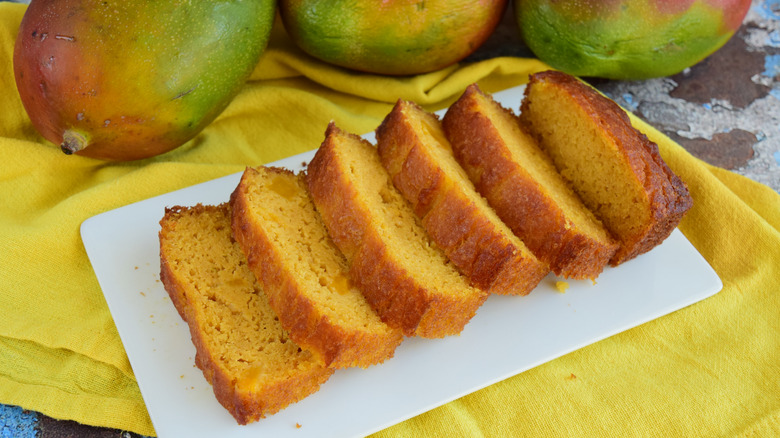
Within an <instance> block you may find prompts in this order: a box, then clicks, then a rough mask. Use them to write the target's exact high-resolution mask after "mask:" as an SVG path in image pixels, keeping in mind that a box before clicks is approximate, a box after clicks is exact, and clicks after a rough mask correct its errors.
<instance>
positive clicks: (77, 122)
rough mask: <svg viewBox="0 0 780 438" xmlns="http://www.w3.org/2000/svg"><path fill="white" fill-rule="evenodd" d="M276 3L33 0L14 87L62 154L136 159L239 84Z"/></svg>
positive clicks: (180, 132)
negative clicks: (59, 147) (58, 146)
mask: <svg viewBox="0 0 780 438" xmlns="http://www.w3.org/2000/svg"><path fill="white" fill-rule="evenodd" d="M274 14H275V2H274V1H272V0H258V1H236V0H222V1H209V0H199V1H145V0H121V1H107V0H49V1H45V0H32V2H31V3H30V5H29V7H28V9H27V11H26V13H25V15H24V18H23V20H22V24H21V27H20V30H19V34H18V37H17V41H16V46H15V50H14V71H15V75H16V83H17V88H18V90H19V94H20V96H21V98H22V102H23V104H24V106H25V109H26V111H27V113H28V115H29V116H30V119H31V120H32V122H33V125H34V126H35V127H36V129H37V130H38V131H39V132H40V133H41V135H43V137H45V138H46V139H48V140H49V141H51V142H53V143H55V144H58V145H61V147H62V148H63V150H64V151H65V152H66V153H77V154H79V155H85V156H89V157H94V158H101V159H108V160H135V159H140V158H146V157H150V156H154V155H157V154H160V153H163V152H166V151H169V150H171V149H173V148H176V147H178V146H180V145H182V144H183V143H185V142H186V141H188V140H189V139H191V138H192V137H194V136H195V135H196V134H197V133H198V132H200V131H201V130H202V129H203V128H204V127H205V126H206V125H207V124H209V123H210V122H211V121H212V120H213V119H214V118H216V117H217V116H218V115H219V114H220V113H221V112H222V111H223V110H224V108H225V107H226V106H227V105H228V103H229V102H230V100H231V99H232V98H233V97H234V96H235V94H236V93H238V91H239V90H240V88H241V87H242V86H243V84H244V82H245V80H246V79H247V78H248V76H249V75H250V74H251V72H252V71H253V69H254V67H255V66H256V64H257V62H258V59H259V57H260V55H261V54H262V52H263V50H264V49H265V46H266V44H267V42H268V38H269V36H270V30H271V26H272V25H273V19H274Z"/></svg>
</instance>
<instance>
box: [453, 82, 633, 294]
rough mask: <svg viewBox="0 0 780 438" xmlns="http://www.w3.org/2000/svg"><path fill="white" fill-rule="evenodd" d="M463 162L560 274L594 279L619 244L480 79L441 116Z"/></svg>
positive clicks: (533, 248)
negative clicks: (484, 91)
mask: <svg viewBox="0 0 780 438" xmlns="http://www.w3.org/2000/svg"><path fill="white" fill-rule="evenodd" d="M443 126H444V131H445V133H446V135H447V137H448V138H449V140H450V141H451V144H452V148H453V153H454V156H455V158H456V159H457V161H458V163H460V164H461V165H462V166H463V168H464V169H465V171H466V173H467V174H468V176H469V178H470V179H471V181H473V183H474V185H475V187H476V188H477V190H478V191H479V192H480V193H481V194H482V195H483V196H484V197H485V198H486V199H487V200H488V202H489V203H490V205H491V206H492V207H493V208H494V209H495V211H496V213H497V214H498V216H499V217H500V218H501V220H503V221H504V222H506V224H507V225H508V226H509V228H511V230H512V231H513V232H514V233H515V234H517V236H519V237H520V239H522V241H523V242H524V243H525V244H526V245H527V246H528V247H529V248H530V249H531V251H532V252H533V253H534V254H535V255H536V256H537V257H539V259H541V260H543V261H544V262H545V263H548V264H549V265H550V268H551V270H552V271H553V272H554V273H555V274H556V275H559V276H562V277H566V278H574V279H584V278H596V277H597V276H598V275H599V274H600V273H601V272H602V271H603V270H604V267H605V266H606V265H607V263H608V262H609V259H610V258H611V257H612V256H613V255H614V254H615V252H616V251H617V249H618V243H617V242H616V241H615V240H614V239H613V238H612V237H611V236H610V234H609V233H608V232H607V231H606V230H605V229H604V226H603V225H602V223H601V221H600V220H599V219H598V218H596V216H595V215H594V214H593V213H592V212H591V211H590V210H589V209H588V208H587V207H586V206H585V205H584V204H583V203H582V201H581V200H580V198H579V197H578V196H577V195H576V194H575V193H574V191H573V190H572V189H571V188H570V187H569V186H568V185H567V183H566V181H565V180H564V179H563V178H562V177H561V175H559V174H558V171H557V170H556V168H555V166H554V165H553V163H552V161H551V160H550V158H549V157H548V156H547V154H545V153H544V152H543V151H542V150H541V149H540V148H539V146H538V145H537V143H536V141H535V140H534V139H533V138H532V137H531V136H530V135H529V134H527V133H526V132H525V131H524V130H523V129H522V128H521V126H520V124H519V121H518V118H517V116H516V115H515V114H514V113H513V112H512V111H511V110H509V109H507V108H504V107H502V106H501V105H500V104H499V103H498V102H496V101H495V100H493V98H492V96H489V95H487V94H485V93H483V92H482V91H481V90H480V89H479V87H478V86H477V85H476V84H474V85H471V86H469V87H468V88H467V89H466V91H465V92H464V93H463V95H462V96H461V97H460V98H459V99H458V100H457V101H456V102H455V103H454V104H453V105H451V106H450V107H449V109H448V110H447V112H446V114H445V116H444V120H443Z"/></svg>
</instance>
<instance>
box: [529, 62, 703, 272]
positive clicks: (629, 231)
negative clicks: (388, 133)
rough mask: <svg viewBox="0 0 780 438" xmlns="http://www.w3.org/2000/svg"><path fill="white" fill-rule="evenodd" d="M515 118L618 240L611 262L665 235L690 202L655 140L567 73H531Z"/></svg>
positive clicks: (628, 256) (630, 255)
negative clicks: (618, 245) (652, 140)
mask: <svg viewBox="0 0 780 438" xmlns="http://www.w3.org/2000/svg"><path fill="white" fill-rule="evenodd" d="M520 121H521V123H522V124H523V126H524V127H525V129H527V130H528V132H530V133H531V135H533V136H534V137H535V138H536V139H537V140H538V141H539V144H540V146H541V147H542V149H543V150H544V151H545V152H547V154H548V155H549V156H550V157H551V158H552V161H553V163H554V164H555V167H556V168H557V169H558V172H559V173H560V174H561V175H562V176H563V177H564V178H565V179H566V180H567V181H568V182H569V183H570V184H571V186H572V187H573V188H574V190H575V191H576V192H577V194H578V195H579V196H580V198H582V200H583V201H584V203H585V205H586V206H587V207H588V208H590V209H591V210H592V211H593V212H594V213H595V214H596V216H597V217H598V218H599V219H601V221H602V222H603V223H604V225H605V226H606V228H607V229H608V230H609V231H610V233H612V235H613V236H615V238H616V239H617V240H618V241H619V242H620V248H619V249H618V250H617V252H616V253H615V255H614V256H613V257H612V258H611V259H610V264H611V265H619V264H620V263H623V262H625V261H627V260H630V259H632V258H634V257H636V256H638V255H639V254H642V253H645V252H647V251H649V250H650V249H652V248H654V247H655V246H656V245H658V244H660V243H661V242H663V241H664V240H665V239H666V238H667V237H668V236H669V234H670V233H671V232H672V231H673V230H674V228H675V227H676V226H677V225H678V224H679V222H680V220H681V219H682V217H683V216H684V215H685V213H686V212H687V211H688V210H689V209H690V208H691V206H692V205H693V200H692V199H691V196H690V194H689V193H688V188H687V186H686V185H685V183H683V181H682V180H680V178H679V177H678V176H677V175H675V174H674V172H672V170H671V169H670V168H669V166H668V165H667V164H666V163H665V162H664V161H663V159H662V158H661V155H660V153H659V151H658V145H656V144H655V143H653V142H651V141H650V140H649V139H648V138H647V136H645V135H644V134H642V133H641V132H639V131H638V130H637V129H636V128H634V127H633V126H632V125H631V120H630V119H629V117H628V115H627V114H626V113H625V111H623V109H621V108H620V107H619V106H618V105H617V104H616V103H615V102H613V101H611V100H610V99H608V98H606V97H605V96H603V95H601V94H600V93H598V92H597V91H595V90H594V89H593V88H591V87H590V86H588V85H586V84H584V83H583V82H581V81H580V80H578V79H576V78H574V77H573V76H571V75H568V74H565V73H561V72H557V71H545V72H540V73H536V74H533V75H531V77H530V82H529V83H528V85H527V87H526V89H525V96H524V98H523V102H522V105H521V110H520Z"/></svg>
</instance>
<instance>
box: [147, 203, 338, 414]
mask: <svg viewBox="0 0 780 438" xmlns="http://www.w3.org/2000/svg"><path fill="white" fill-rule="evenodd" d="M160 227H161V228H160V233H159V237H160V279H161V280H162V283H163V285H164V286H165V290H166V291H168V294H169V295H170V297H171V301H173V304H174V305H175V306H176V309H177V310H178V312H179V314H180V315H181V317H182V318H183V319H184V321H186V322H187V324H188V325H189V329H190V334H191V336H192V342H193V343H194V344H195V349H196V351H197V353H196V355H195V363H196V364H197V366H198V367H199V368H200V369H201V370H202V371H203V375H204V376H205V377H206V380H208V381H209V383H211V385H212V386H213V389H214V394H215V395H216V398H217V400H218V401H219V402H220V403H221V404H222V405H223V406H224V407H225V408H226V409H227V410H228V411H229V412H230V413H231V414H232V415H233V417H235V419H236V421H237V422H238V423H239V424H247V423H251V422H253V421H256V420H257V419H258V418H261V417H265V416H266V415H270V414H273V413H275V412H277V411H279V410H281V409H282V408H284V407H286V406H287V405H289V404H291V403H295V402H297V401H299V400H301V399H303V398H304V397H306V396H308V395H310V394H312V393H314V392H316V391H317V390H319V388H320V385H321V384H322V383H324V382H325V381H326V380H328V378H329V377H330V375H331V374H332V373H333V370H332V369H329V368H326V367H324V366H322V364H321V363H320V362H319V361H317V360H315V358H314V357H313V356H312V354H311V353H309V352H307V351H304V350H301V349H300V348H299V347H298V345H296V344H295V343H294V342H293V341H292V340H290V338H289V337H288V335H287V332H286V331H285V330H284V329H283V328H282V326H281V324H279V321H278V320H277V319H276V314H275V313H274V311H273V310H272V309H271V307H270V306H269V305H268V300H267V299H266V297H265V295H264V294H263V292H262V290H261V289H260V286H259V285H258V284H257V282H256V281H255V277H254V276H253V275H252V273H251V272H250V270H249V268H248V267H247V262H246V259H245V258H244V255H243V253H242V252H241V249H240V248H239V247H238V244H237V243H236V242H235V241H234V240H233V238H232V237H231V231H230V211H229V207H228V206H227V204H223V205H221V206H217V207H215V206H202V205H197V206H195V207H191V208H185V207H173V208H169V209H166V210H165V216H164V217H163V218H162V220H161V221H160Z"/></svg>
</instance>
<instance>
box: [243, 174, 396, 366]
mask: <svg viewBox="0 0 780 438" xmlns="http://www.w3.org/2000/svg"><path fill="white" fill-rule="evenodd" d="M230 202H231V206H232V209H233V219H232V228H233V235H234V236H235V239H236V240H237V241H238V243H239V245H240V247H241V248H242V250H243V251H244V254H246V256H247V259H248V260H249V267H250V269H252V271H253V272H254V273H255V276H256V277H257V279H258V282H259V283H260V284H261V285H262V286H263V290H264V291H265V293H266V294H267V295H268V298H269V302H270V305H271V307H272V308H273V309H274V311H276V313H277V315H278V316H279V321H281V323H282V326H283V327H284V328H285V329H286V330H287V331H289V333H290V337H291V338H292V339H293V340H294V341H295V342H296V343H297V344H298V345H300V346H301V347H302V348H304V349H306V350H309V351H311V352H312V353H313V354H314V356H315V358H317V359H320V360H322V361H323V362H324V363H325V365H327V366H329V367H333V368H343V367H350V366H359V367H368V366H370V365H373V364H376V363H380V362H383V361H384V360H386V359H388V358H390V357H392V356H393V352H394V351H395V348H396V347H397V346H398V345H399V344H400V343H401V341H402V340H403V335H402V334H401V332H400V331H398V330H394V329H391V328H390V327H388V326H387V325H386V324H385V323H383V322H382V320H381V319H380V318H379V316H378V315H377V314H376V312H374V310H373V309H372V308H371V307H370V306H369V304H368V302H367V301H366V299H365V298H364V297H363V295H362V294H361V292H360V291H359V290H358V289H356V288H355V287H354V286H353V285H352V284H351V282H350V281H349V279H348V273H347V264H346V260H345V259H344V257H343V255H342V254H341V252H339V250H338V248H336V247H335V246H334V245H333V242H332V241H331V240H330V238H329V236H328V234H327V230H326V229H325V226H324V225H323V223H322V221H321V219H320V217H319V214H318V213H317V211H316V210H315V208H314V204H313V203H312V202H311V199H310V198H309V195H308V193H307V191H306V185H305V182H304V180H303V175H302V174H298V175H296V174H294V173H292V172H291V171H289V170H286V169H281V168H267V167H258V168H247V169H246V170H245V171H244V174H243V175H242V177H241V181H240V183H239V184H238V187H236V189H235V191H234V192H233V194H232V195H231V198H230Z"/></svg>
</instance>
